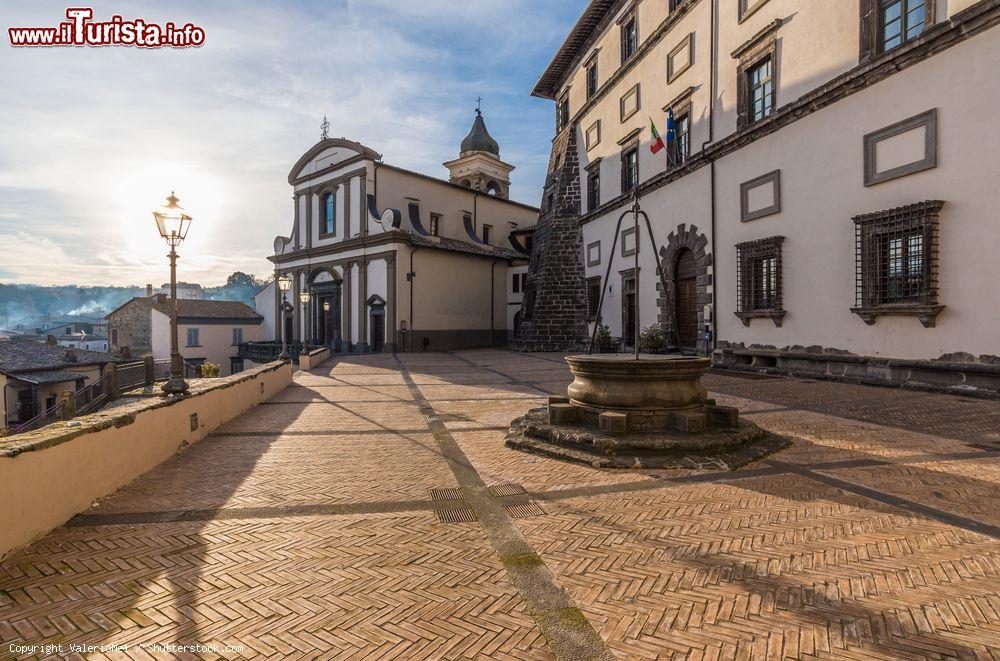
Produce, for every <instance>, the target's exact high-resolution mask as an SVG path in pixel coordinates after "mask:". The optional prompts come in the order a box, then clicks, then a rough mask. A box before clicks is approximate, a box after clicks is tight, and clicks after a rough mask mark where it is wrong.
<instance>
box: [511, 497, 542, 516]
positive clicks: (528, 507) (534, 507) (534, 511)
mask: <svg viewBox="0 0 1000 661" xmlns="http://www.w3.org/2000/svg"><path fill="white" fill-rule="evenodd" d="M506 507H507V514H509V515H510V518H512V519H527V518H529V517H532V516H545V510H543V509H542V507H541V505H539V504H538V503H536V502H535V501H530V502H527V503H517V504H516V505H507V506H506Z"/></svg>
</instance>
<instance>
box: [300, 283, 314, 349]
mask: <svg viewBox="0 0 1000 661" xmlns="http://www.w3.org/2000/svg"><path fill="white" fill-rule="evenodd" d="M311 298H312V295H311V294H310V293H309V292H307V291H304V292H300V293H299V301H301V302H302V323H303V324H304V325H305V328H306V329H309V328H310V326H311V323H310V322H311V321H312V320H311V319H310V318H309V317H311V316H312V315H311V314H309V300H310V299H311ZM310 334H311V333H310V331H309V330H306V332H305V333H304V335H305V338H306V340H309V341H311V340H310V339H309V335H310Z"/></svg>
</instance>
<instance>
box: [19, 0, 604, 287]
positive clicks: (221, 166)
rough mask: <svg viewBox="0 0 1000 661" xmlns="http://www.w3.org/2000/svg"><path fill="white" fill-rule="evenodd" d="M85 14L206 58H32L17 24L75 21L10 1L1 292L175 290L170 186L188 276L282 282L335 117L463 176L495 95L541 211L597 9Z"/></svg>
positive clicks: (92, 51)
mask: <svg viewBox="0 0 1000 661" xmlns="http://www.w3.org/2000/svg"><path fill="white" fill-rule="evenodd" d="M72 4H73V3H71V5H72ZM77 4H83V5H84V6H92V7H93V9H94V16H95V20H108V19H110V17H111V16H112V15H113V14H115V13H118V14H121V15H123V17H124V18H125V19H132V18H142V19H145V20H147V21H149V22H154V23H161V24H162V23H166V22H167V21H174V22H175V23H177V24H184V23H188V22H191V23H194V24H195V25H198V26H200V27H202V28H204V30H205V37H206V38H205V44H204V45H203V46H201V47H200V48H188V49H170V48H164V49H139V48H134V47H121V46H115V47H100V48H97V47H63V48H13V47H11V45H10V42H9V40H8V37H7V28H9V27H24V26H33V27H34V26H55V25H57V24H58V23H59V22H60V21H63V20H65V11H66V7H67V5H66V4H64V3H63V4H60V3H53V2H49V1H48V0H26V1H20V0H0V8H2V11H0V16H2V19H0V23H2V27H3V33H2V35H0V89H2V90H3V93H2V94H0V127H2V128H0V245H2V246H3V250H2V252H0V282H19V283H33V284H77V285H143V284H145V283H147V282H149V283H162V282H163V281H164V280H165V279H166V275H167V267H166V263H167V262H166V257H165V253H166V246H165V245H164V244H163V242H162V240H161V239H160V238H159V235H158V234H157V232H156V228H155V223H154V221H153V218H152V214H151V211H152V210H153V209H154V208H156V207H157V206H158V205H159V204H160V203H161V202H162V200H163V198H164V197H165V196H166V195H167V194H168V193H169V192H170V191H171V190H176V192H177V195H178V197H179V198H180V199H181V204H182V205H184V206H185V208H187V209H188V211H189V212H190V213H191V215H192V216H194V218H195V221H194V223H193V225H192V228H191V231H190V234H189V235H188V239H187V241H186V242H185V243H184V244H183V245H182V246H181V249H180V252H181V260H180V262H179V265H178V268H179V277H180V278H181V279H183V280H186V281H191V282H200V283H202V284H204V285H206V286H209V285H218V284H222V283H223V282H224V281H225V278H226V276H228V275H229V274H230V273H232V272H234V271H238V270H239V271H245V272H249V273H254V274H257V275H259V276H263V275H267V274H269V273H270V272H271V271H272V267H271V264H270V263H269V262H268V261H267V260H266V257H267V255H268V254H270V253H271V252H272V250H273V248H272V244H273V241H274V237H275V236H278V235H287V234H288V232H289V231H290V229H291V224H292V197H291V196H292V190H291V188H290V187H289V186H288V183H287V176H288V171H289V170H290V169H291V167H292V165H293V164H294V163H295V161H296V160H298V158H299V157H300V156H301V155H302V153H303V152H305V151H306V150H307V149H308V148H309V147H311V146H312V145H313V144H315V142H316V141H317V140H319V137H320V124H321V122H322V120H323V116H324V115H326V116H327V117H328V119H329V122H330V124H331V128H330V135H331V136H332V137H341V136H343V137H347V138H350V139H353V140H357V141H359V142H362V143H364V144H366V145H368V146H370V147H372V148H373V149H375V150H376V151H378V152H379V153H381V154H382V155H383V157H384V160H385V161H386V162H387V163H392V164H394V165H398V166H401V167H404V168H408V169H413V170H416V171H419V172H423V173H426V174H429V175H432V176H437V177H445V176H447V171H446V170H445V168H444V167H443V166H442V165H441V164H442V163H443V162H445V161H447V160H450V159H453V158H455V157H456V156H457V153H458V146H459V144H460V142H461V140H462V138H463V137H464V136H465V135H466V134H467V133H468V131H469V128H470V127H471V124H472V120H473V118H474V111H475V106H476V99H477V97H479V96H482V97H483V114H484V116H485V118H486V121H487V125H488V127H489V130H490V133H491V134H492V135H493V137H494V138H496V139H497V141H498V142H499V143H500V148H501V156H502V158H503V159H504V160H505V161H507V162H509V163H511V164H513V165H514V166H516V168H517V169H516V170H515V171H514V173H513V175H512V191H511V197H512V198H513V199H516V200H519V201H521V202H526V203H529V204H533V205H534V204H537V203H538V200H539V198H540V196H541V187H542V183H543V179H544V173H545V168H546V164H547V161H548V157H549V148H550V141H551V138H552V133H553V118H552V117H553V108H552V103H551V102H549V101H545V100H541V99H535V98H532V97H531V96H530V92H531V89H532V87H533V85H534V83H535V81H536V80H537V78H538V76H539V75H540V74H541V73H542V71H543V70H544V69H545V67H546V66H547V64H548V63H549V62H550V61H551V59H552V57H553V55H554V54H555V51H556V49H557V48H558V47H559V45H560V44H561V43H562V40H563V39H564V38H565V36H566V34H567V33H568V32H569V30H570V28H571V27H572V25H573V23H574V22H575V21H576V20H577V19H578V18H579V15H580V13H582V11H583V9H584V7H585V5H586V1H585V0H544V1H543V2H538V1H537V0H472V1H470V0H465V1H463V0H419V1H414V0H327V1H324V2H319V1H316V2H304V1H303V2H278V1H273V2H254V1H252V0H241V1H238V2H216V1H213V2H206V1H205V0H202V1H201V2H182V1H172V2H169V3H165V2H162V1H161V2H114V3H110V2H98V1H95V2H88V3H77Z"/></svg>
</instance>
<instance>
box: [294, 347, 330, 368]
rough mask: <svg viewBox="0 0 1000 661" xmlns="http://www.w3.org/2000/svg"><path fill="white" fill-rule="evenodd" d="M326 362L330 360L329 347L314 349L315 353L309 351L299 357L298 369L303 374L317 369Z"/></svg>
mask: <svg viewBox="0 0 1000 661" xmlns="http://www.w3.org/2000/svg"><path fill="white" fill-rule="evenodd" d="M328 360H330V348H329V347H323V348H322V349H316V350H315V351H310V352H309V353H304V354H302V355H301V356H299V369H300V370H302V371H304V372H308V371H309V370H311V369H313V368H315V367H319V366H320V365H321V364H322V363H325V362H326V361H328Z"/></svg>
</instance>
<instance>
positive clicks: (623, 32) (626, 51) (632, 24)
mask: <svg viewBox="0 0 1000 661" xmlns="http://www.w3.org/2000/svg"><path fill="white" fill-rule="evenodd" d="M619 23H620V25H621V28H620V30H619V37H620V39H621V56H622V61H621V63H622V66H625V64H627V63H628V62H629V60H631V59H632V58H633V57H635V54H636V53H638V52H639V17H638V15H637V14H636V13H635V11H631V12H629V13H628V14H626V15H625V16H623V17H622V18H621V19H620V20H619ZM630 31H631V33H632V34H631V38H630V37H629V32H630Z"/></svg>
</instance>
